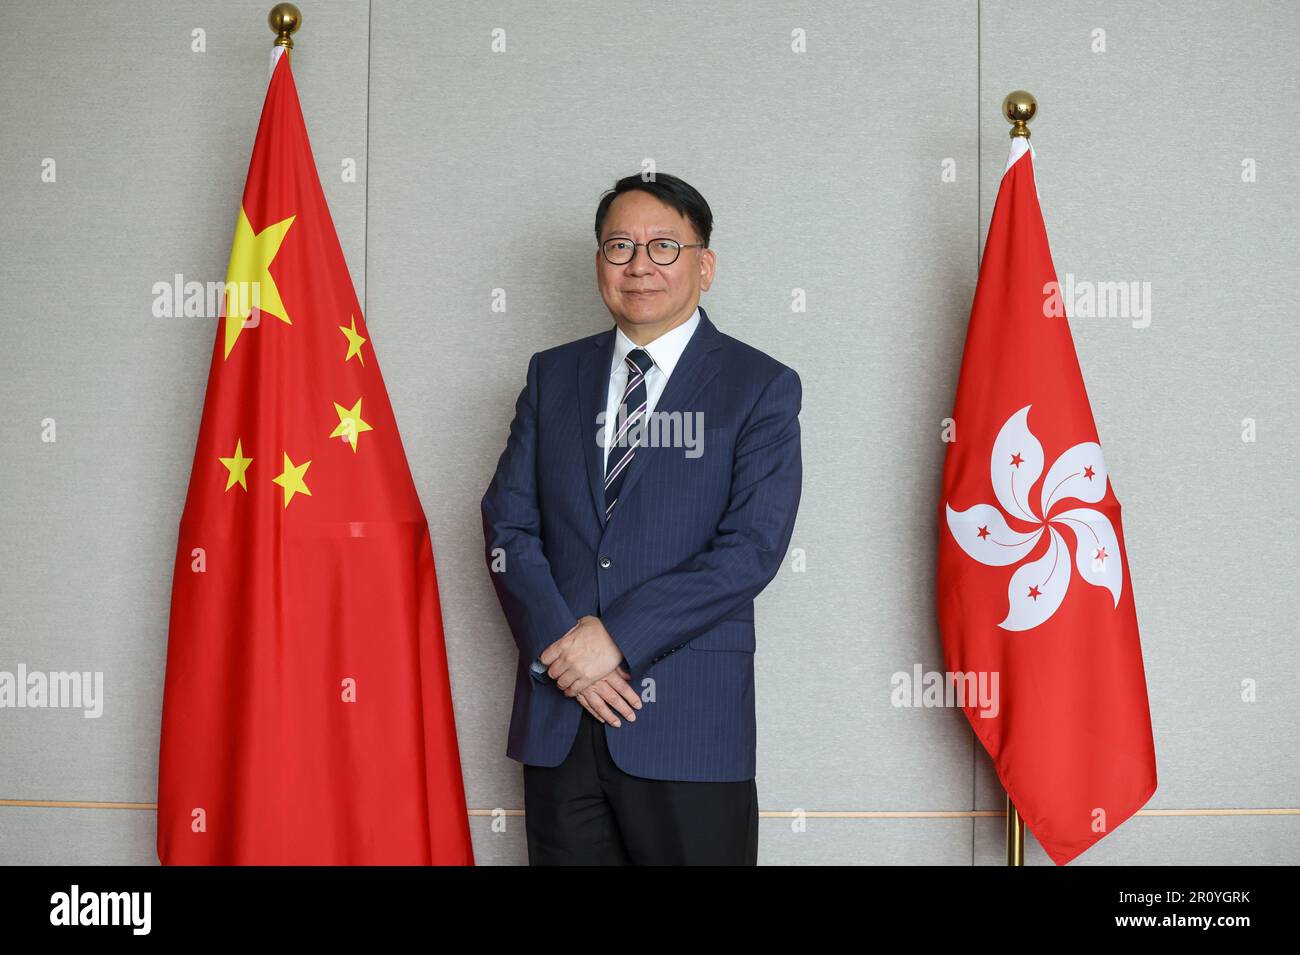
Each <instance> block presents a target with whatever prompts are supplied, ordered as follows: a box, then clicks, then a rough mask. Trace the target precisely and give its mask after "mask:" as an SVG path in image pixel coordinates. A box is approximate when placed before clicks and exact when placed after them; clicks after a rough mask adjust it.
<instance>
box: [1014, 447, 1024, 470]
mask: <svg viewBox="0 0 1300 955" xmlns="http://www.w3.org/2000/svg"><path fill="white" fill-rule="evenodd" d="M1024 461H1025V459H1024V458H1022V457H1021V456H1020V452H1019V451H1017V452H1016V453H1015V454H1013V455H1011V466H1012V467H1013V468H1018V467H1020V465H1022V464H1023V463H1024Z"/></svg>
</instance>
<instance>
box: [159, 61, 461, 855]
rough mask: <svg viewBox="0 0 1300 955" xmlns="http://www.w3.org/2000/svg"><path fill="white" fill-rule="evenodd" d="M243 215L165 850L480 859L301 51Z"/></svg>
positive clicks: (230, 281)
mask: <svg viewBox="0 0 1300 955" xmlns="http://www.w3.org/2000/svg"><path fill="white" fill-rule="evenodd" d="M281 53H282V51H281ZM233 218H234V219H235V223H236V224H235V234H234V241H233V244H232V247H231V251H230V268H229V273H228V278H227V286H226V295H225V308H224V314H223V315H222V317H221V319H220V320H219V322H218V327H217V330H216V340H215V342H214V344H213V350H212V361H211V366H210V369H209V372H208V384H207V395H206V398H205V402H204V407H203V418H202V421H201V423H200V426H199V434H198V442H197V446H196V449H195V453H194V463H193V466H192V470H191V473H190V483H189V494H188V497H187V498H186V501H185V510H184V513H183V514H182V516H181V520H180V528H179V539H178V545H177V553H176V563H175V567H174V569H173V577H172V602H171V621H170V631H169V634H168V644H167V674H166V683H165V688H164V697H163V712H162V739H161V751H160V756H159V766H158V857H159V859H160V860H161V861H162V862H163V863H164V864H177V863H179V864H222V865H231V864H263V865H265V864H288V863H291V864H330V865H338V864H395V865H405V864H410V865H428V864H452V865H462V864H463V865H472V864H473V861H474V858H473V854H472V851H471V846H470V839H469V820H468V818H467V816H466V811H465V795H464V789H463V785H462V780H461V770H460V755H459V752H458V748H457V743H456V727H455V722H454V716H453V712H452V701H451V692H450V686H449V680H448V673H447V661H446V656H445V651H444V647H443V634H442V618H441V609H440V607H439V602H438V586H437V579H436V575H435V569H434V561H433V550H432V547H431V544H430V539H429V526H428V523H427V522H426V520H425V516H424V511H423V509H422V507H421V505H420V500H419V497H418V496H417V495H416V490H415V485H414V482H413V481H412V479H411V472H410V469H409V468H408V466H407V462H406V454H405V451H404V450H403V448H402V442H401V439H400V437H399V436H398V432H397V422H396V421H395V420H394V417H393V409H392V407H391V406H390V405H389V401H388V395H387V392H386V391H385V388H384V380H383V377H382V376H381V375H380V373H379V363H378V361H377V360H376V355H375V352H374V350H373V348H374V345H373V342H372V340H371V336H370V330H369V329H368V328H367V327H366V322H365V318H364V317H363V316H362V314H361V308H360V305H359V303H358V301H357V297H356V294H355V292H354V291H353V287H352V282H351V279H350V278H349V276H348V268H347V263H346V261H345V260H344V258H343V252H342V249H341V248H340V246H339V242H338V237H337V235H336V234H335V232H334V224H333V222H332V220H331V218H330V214H329V209H328V208H327V207H326V204H325V196H324V193H323V192H322V190H321V185H320V181H319V179H318V178H317V175H316V164H315V161H314V160H313V158H312V151H311V146H310V144H309V143H308V140H307V129H306V126H305V125H304V122H303V116H302V111H301V109H300V108H299V104H298V93H297V90H296V89H295V87H294V81H293V74H292V72H291V71H290V64H289V58H288V57H287V56H284V55H280V57H279V59H278V60H277V61H275V66H274V70H273V74H272V79H271V82H270V86H269V87H268V89H267V94H266V102H265V103H264V105H263V108H262V118H261V124H260V126H259V127H258V131H257V138H256V141H255V142H254V144H253V154H252V159H251V161H250V163H249V167H248V178H247V182H246V184H245V187H244V194H243V201H242V203H241V204H240V207H239V209H238V215H237V216H235V217H233Z"/></svg>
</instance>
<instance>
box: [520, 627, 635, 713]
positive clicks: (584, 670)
mask: <svg viewBox="0 0 1300 955" xmlns="http://www.w3.org/2000/svg"><path fill="white" fill-rule="evenodd" d="M538 659H539V660H541V661H542V663H543V664H545V665H546V672H547V673H548V674H549V675H550V676H551V678H552V679H554V680H555V685H556V686H558V687H559V688H560V689H561V690H563V691H564V695H565V696H577V695H578V694H579V693H581V692H582V691H583V690H585V689H586V688H587V687H589V686H591V684H593V683H595V682H596V681H597V680H599V679H601V678H602V677H604V676H605V675H606V674H608V673H610V672H611V671H612V670H614V669H615V668H616V667H617V666H618V665H619V664H620V663H622V661H623V651H622V650H620V649H619V648H618V644H617V643H615V642H614V638H613V637H611V636H610V635H609V631H608V630H606V629H605V625H604V624H603V623H601V622H600V618H599V617H592V616H586V617H579V618H578V624H577V626H575V627H574V628H573V629H572V630H570V631H569V632H568V633H566V634H565V635H564V636H562V637H560V639H558V640H556V641H555V642H554V643H552V644H551V645H550V646H549V647H547V648H546V649H545V650H543V651H542V653H541V656H539V657H538Z"/></svg>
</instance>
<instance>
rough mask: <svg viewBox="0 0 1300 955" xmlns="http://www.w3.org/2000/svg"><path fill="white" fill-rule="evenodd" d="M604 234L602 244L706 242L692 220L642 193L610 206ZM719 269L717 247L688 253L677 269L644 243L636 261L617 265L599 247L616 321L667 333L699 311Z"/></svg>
mask: <svg viewBox="0 0 1300 955" xmlns="http://www.w3.org/2000/svg"><path fill="white" fill-rule="evenodd" d="M601 230H602V231H601V236H600V241H601V242H602V243H603V242H604V241H605V240H606V239H612V238H619V237H621V238H628V239H631V240H632V241H633V242H638V243H645V242H649V241H650V240H651V239H659V238H668V239H676V240H677V241H678V242H680V243H681V244H682V245H690V244H692V243H695V242H699V241H700V237H699V235H698V234H696V232H695V229H694V227H693V226H692V225H691V222H690V220H689V219H687V218H686V216H684V215H682V214H681V213H680V212H678V211H677V210H676V209H674V208H672V206H669V205H666V204H665V203H663V202H660V201H659V200H658V199H657V198H655V197H654V196H652V195H650V193H648V192H643V191H642V190H640V189H633V190H631V191H629V192H625V193H623V194H622V195H620V196H619V197H618V198H616V199H615V200H614V201H613V202H611V203H610V205H609V209H608V210H607V211H606V214H605V221H604V223H603V224H602V226H601ZM713 265H714V255H713V250H712V249H701V248H692V249H682V251H681V254H680V255H679V256H678V257H677V261H676V262H674V263H673V264H672V265H658V264H656V263H654V262H652V261H650V256H649V255H648V254H647V252H646V247H645V245H638V246H637V247H636V254H635V255H634V256H633V257H632V261H631V262H628V263H627V264H626V265H611V264H610V263H609V262H608V261H607V260H606V259H605V256H604V254H603V253H602V252H601V250H600V249H599V248H597V249H596V283H597V285H599V287H600V297H601V298H603V299H604V300H605V306H606V307H607V308H608V309H609V311H610V314H611V315H613V316H614V318H615V320H620V319H621V320H622V322H624V323H626V324H629V325H641V326H648V328H647V330H652V329H654V328H655V327H656V326H658V327H659V328H660V329H661V330H667V329H668V328H671V327H673V326H675V325H677V324H680V323H681V322H683V321H685V320H686V319H687V318H689V317H690V315H691V312H693V311H694V310H695V306H696V305H697V304H699V301H700V292H702V291H707V290H708V287H709V285H710V284H711V283H712V282H713Z"/></svg>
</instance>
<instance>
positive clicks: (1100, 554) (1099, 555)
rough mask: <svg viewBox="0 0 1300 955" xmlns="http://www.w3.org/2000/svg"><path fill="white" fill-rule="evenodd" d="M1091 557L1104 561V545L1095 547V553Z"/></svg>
mask: <svg viewBox="0 0 1300 955" xmlns="http://www.w3.org/2000/svg"><path fill="white" fill-rule="evenodd" d="M1092 559H1093V560H1100V561H1105V560H1106V548H1104V547H1100V548H1098V549H1097V553H1096V555H1095V556H1094V557H1093V558H1092Z"/></svg>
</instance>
